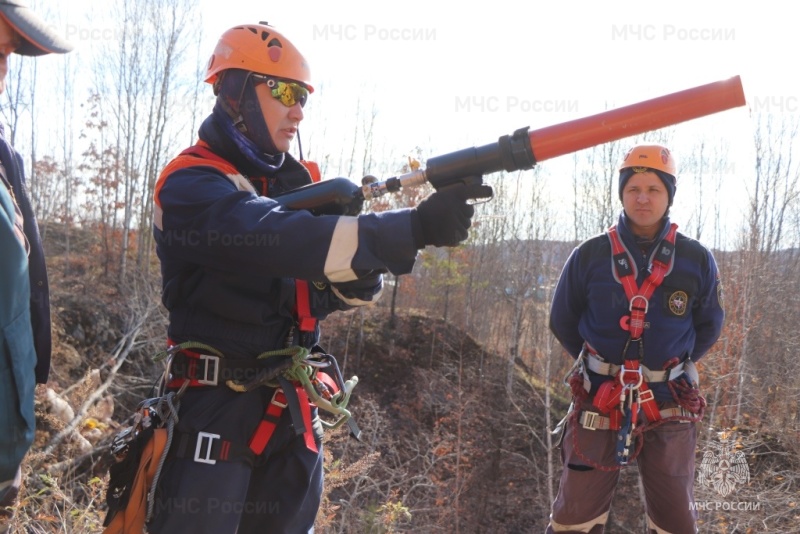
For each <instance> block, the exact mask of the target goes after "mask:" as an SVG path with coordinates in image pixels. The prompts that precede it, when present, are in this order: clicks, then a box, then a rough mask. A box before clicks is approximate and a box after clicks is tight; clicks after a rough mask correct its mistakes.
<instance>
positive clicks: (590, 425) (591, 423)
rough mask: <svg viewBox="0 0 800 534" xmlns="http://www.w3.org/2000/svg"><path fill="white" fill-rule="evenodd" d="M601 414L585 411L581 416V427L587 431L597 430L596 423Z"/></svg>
mask: <svg viewBox="0 0 800 534" xmlns="http://www.w3.org/2000/svg"><path fill="white" fill-rule="evenodd" d="M598 417H600V414H598V413H597V412H590V411H584V412H583V413H582V414H581V426H582V427H583V428H585V429H587V430H597V427H596V426H595V423H597V418H598Z"/></svg>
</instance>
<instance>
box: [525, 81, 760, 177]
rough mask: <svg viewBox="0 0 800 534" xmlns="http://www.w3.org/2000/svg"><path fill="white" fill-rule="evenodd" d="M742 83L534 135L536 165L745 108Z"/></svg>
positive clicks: (724, 84) (708, 88) (601, 115)
mask: <svg viewBox="0 0 800 534" xmlns="http://www.w3.org/2000/svg"><path fill="white" fill-rule="evenodd" d="M744 105H745V98H744V90H743V89H742V80H741V79H740V77H739V76H734V77H733V78H730V79H728V80H722V81H719V82H714V83H709V84H706V85H701V86H698V87H693V88H691V89H686V90H684V91H679V92H677V93H671V94H668V95H665V96H661V97H658V98H653V99H651V100H645V101H643V102H639V103H637V104H632V105H630V106H625V107H621V108H617V109H613V110H610V111H605V112H603V113H598V114H597V115H592V116H589V117H584V118H582V119H577V120H574V121H569V122H563V123H560V124H555V125H553V126H547V127H545V128H540V129H538V130H534V131H531V132H530V133H529V134H528V135H529V137H530V142H531V148H532V150H533V155H534V157H535V158H536V161H537V162H540V161H544V160H547V159H551V158H555V157H557V156H563V155H564V154H571V153H573V152H577V151H579V150H583V149H585V148H589V147H593V146H596V145H600V144H603V143H609V142H611V141H616V140H618V139H622V138H625V137H630V136H633V135H638V134H641V133H644V132H649V131H651V130H657V129H659V128H664V127H667V126H672V125H674V124H679V123H681V122H685V121H689V120H692V119H698V118H700V117H705V116H706V115H711V114H713V113H718V112H720V111H725V110H728V109H731V108H735V107H739V106H744Z"/></svg>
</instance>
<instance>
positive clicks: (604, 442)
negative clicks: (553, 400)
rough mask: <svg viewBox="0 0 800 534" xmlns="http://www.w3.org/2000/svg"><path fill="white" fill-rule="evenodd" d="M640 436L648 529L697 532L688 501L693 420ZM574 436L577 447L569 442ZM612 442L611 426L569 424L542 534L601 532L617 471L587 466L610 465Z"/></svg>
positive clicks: (684, 533) (691, 497)
mask: <svg viewBox="0 0 800 534" xmlns="http://www.w3.org/2000/svg"><path fill="white" fill-rule="evenodd" d="M576 432H577V435H576V434H575V433H576ZM643 436H644V438H643V439H644V444H643V446H642V450H641V452H640V453H639V456H638V457H637V458H636V462H635V463H636V465H637V466H638V467H639V476H640V477H641V479H642V485H643V486H644V492H645V500H646V513H647V517H648V525H649V527H650V532H651V533H656V534H693V533H695V532H697V526H696V521H697V512H696V511H695V510H693V509H692V506H691V505H690V503H693V502H694V457H695V445H696V442H697V434H696V430H695V425H694V423H682V422H670V423H664V424H662V425H660V426H657V427H655V428H652V429H651V430H648V431H647V432H645V433H644V434H643ZM576 437H577V448H578V451H576V450H575V446H574V445H575V443H576V440H575V438H576ZM616 440H617V431H615V430H587V429H585V428H583V427H582V426H580V424H579V423H574V422H573V421H570V422H569V424H568V425H567V428H566V430H565V434H564V440H563V442H562V446H561V459H562V461H563V463H564V470H563V471H562V473H561V485H560V487H559V490H558V495H557V496H556V499H555V502H554V503H553V508H552V513H551V515H550V525H548V527H547V530H546V532H547V533H548V534H551V533H573V532H584V533H591V534H602V533H603V531H604V526H605V523H606V521H607V520H608V514H609V510H610V508H611V501H612V499H613V497H614V490H615V489H616V486H617V482H618V480H619V475H620V472H619V470H611V471H606V470H602V469H597V468H595V467H592V465H591V464H592V463H594V464H596V465H600V466H614V465H616V464H615V460H614V456H615V446H616ZM579 453H580V454H579ZM581 455H582V456H583V457H581ZM584 458H587V459H588V460H589V461H588V462H587V461H586V460H585V459H584ZM636 505H637V506H638V501H637V503H636Z"/></svg>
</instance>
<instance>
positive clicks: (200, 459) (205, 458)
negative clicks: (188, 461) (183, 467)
mask: <svg viewBox="0 0 800 534" xmlns="http://www.w3.org/2000/svg"><path fill="white" fill-rule="evenodd" d="M206 438H208V446H207V447H205V456H203V457H201V456H200V452H201V450H202V449H203V441H204V440H205V439H206ZM215 439H220V435H219V434H210V433H208V432H198V433H197V446H195V448H194V461H195V462H199V463H201V464H209V465H214V464H216V463H217V461H216V460H214V459H213V458H211V449H212V447H213V446H214V440H215Z"/></svg>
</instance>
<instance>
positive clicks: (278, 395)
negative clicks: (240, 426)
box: [249, 385, 319, 456]
mask: <svg viewBox="0 0 800 534" xmlns="http://www.w3.org/2000/svg"><path fill="white" fill-rule="evenodd" d="M295 390H296V391H297V398H298V399H299V400H300V411H301V413H302V414H303V423H304V426H305V428H306V431H305V432H304V434H303V438H304V439H305V443H306V448H307V449H308V450H310V451H312V452H319V449H317V443H316V442H315V441H314V433H313V431H312V427H311V404H310V403H309V401H308V395H307V394H306V391H305V390H304V389H303V386H301V385H298V386H296V387H295ZM286 403H287V399H286V395H285V394H284V393H283V390H282V389H276V390H275V393H274V394H273V395H272V400H271V401H270V402H269V404H268V405H267V409H266V410H265V411H264V416H263V418H262V419H261V421H260V422H259V423H258V426H257V427H256V431H255V432H254V433H253V436H252V437H251V438H250V443H249V446H250V450H251V451H253V453H255V455H256V456H258V455H259V454H261V453H262V452H264V448H266V446H267V443H269V440H270V439H271V438H272V434H273V433H274V432H275V428H277V426H278V422H279V421H280V419H281V414H282V413H283V410H284V409H285V408H286Z"/></svg>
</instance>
